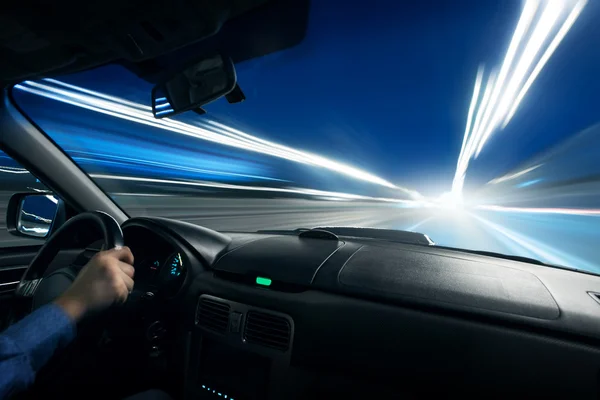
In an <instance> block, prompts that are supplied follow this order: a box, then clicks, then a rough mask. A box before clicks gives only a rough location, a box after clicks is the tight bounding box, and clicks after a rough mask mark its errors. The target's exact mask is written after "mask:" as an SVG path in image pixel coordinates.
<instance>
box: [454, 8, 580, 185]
mask: <svg viewBox="0 0 600 400" xmlns="http://www.w3.org/2000/svg"><path fill="white" fill-rule="evenodd" d="M586 3H587V0H567V1H559V0H552V1H540V0H527V1H526V2H525V5H524V7H523V10H522V12H521V16H520V18H519V22H518V23H517V26H516V28H515V31H514V33H513V36H512V39H511V42H510V44H509V47H508V49H507V52H506V55H505V57H504V60H503V63H502V66H501V67H500V72H499V74H498V76H497V78H496V79H493V78H492V76H490V78H489V79H488V83H487V85H486V88H485V89H484V98H483V99H482V101H481V102H480V103H479V106H478V107H477V113H476V118H475V123H474V124H473V126H472V127H470V129H469V125H470V120H471V118H469V117H468V118H467V128H466V130H465V134H464V137H463V145H462V147H461V151H460V153H459V157H458V161H457V167H456V174H455V176H454V180H453V183H452V191H453V192H454V193H456V194H460V193H461V192H462V189H463V186H464V180H465V177H466V173H467V169H468V167H469V161H470V160H471V159H473V158H477V156H478V155H479V154H480V153H481V151H482V149H483V148H484V146H485V144H486V143H487V142H488V141H489V139H490V137H491V136H492V135H493V134H494V133H495V132H496V131H498V130H499V129H503V128H504V127H505V126H506V125H507V124H508V123H509V122H510V120H511V118H512V117H513V115H514V114H515V112H516V110H517V108H518V106H519V104H520V103H521V101H522V100H523V97H524V96H525V94H526V93H527V91H528V90H529V88H530V87H531V85H532V84H533V82H534V81H535V79H536V78H537V76H538V75H539V73H540V71H541V70H542V68H543V67H544V66H545V65H546V63H547V62H548V60H549V59H550V57H551V56H552V54H553V53H554V51H555V50H556V48H557V47H558V45H559V44H560V42H561V41H562V39H563V38H564V37H565V35H566V34H567V32H568V31H569V29H571V27H572V26H573V24H574V23H575V21H576V20H577V18H578V17H579V15H580V14H581V11H582V10H583V8H584V7H585V5H586ZM540 7H541V10H538V9H539V8H540ZM558 26H560V28H558ZM544 45H546V47H544ZM540 54H541V56H539V55H540ZM536 61H537V62H536ZM534 65H535V66H534ZM532 67H533V68H532ZM528 73H529V75H528ZM479 79H480V78H479V73H478V76H477V78H476V82H477V81H478V80H479ZM490 90H491V95H488V96H487V97H486V94H487V93H490ZM476 106H477V98H475V97H473V99H472V100H471V104H470V106H469V115H472V108H474V107H476Z"/></svg>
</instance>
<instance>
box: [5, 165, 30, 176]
mask: <svg viewBox="0 0 600 400" xmlns="http://www.w3.org/2000/svg"><path fill="white" fill-rule="evenodd" d="M0 172H6V173H7V174H28V173H29V171H27V170H26V169H23V168H15V167H6V166H1V167H0Z"/></svg>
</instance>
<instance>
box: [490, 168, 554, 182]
mask: <svg viewBox="0 0 600 400" xmlns="http://www.w3.org/2000/svg"><path fill="white" fill-rule="evenodd" d="M542 165H544V164H538V165H534V166H533V167H529V168H525V169H524V170H522V171H519V172H515V173H514V174H510V175H505V176H501V177H500V178H495V179H492V180H491V181H489V182H488V183H489V184H496V183H501V182H504V181H509V180H511V179H515V178H518V177H520V176H523V175H525V174H528V173H530V172H531V171H533V170H535V169H538V168H539V167H541V166H542Z"/></svg>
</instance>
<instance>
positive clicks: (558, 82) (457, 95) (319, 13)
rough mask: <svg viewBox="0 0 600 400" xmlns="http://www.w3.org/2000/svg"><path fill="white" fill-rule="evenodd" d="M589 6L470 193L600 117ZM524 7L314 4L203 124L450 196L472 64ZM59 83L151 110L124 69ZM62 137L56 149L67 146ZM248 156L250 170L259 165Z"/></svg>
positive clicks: (497, 51)
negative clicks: (282, 44)
mask: <svg viewBox="0 0 600 400" xmlns="http://www.w3.org/2000/svg"><path fill="white" fill-rule="evenodd" d="M593 3H594V4H588V5H587V7H586V8H585V9H584V11H583V14H582V15H581V16H580V18H579V19H578V21H577V22H576V23H575V25H574V27H573V29H572V30H571V31H570V32H569V34H568V35H567V37H566V38H565V39H564V40H563V42H562V43H561V45H560V46H559V48H558V50H557V51H556V52H555V54H554V55H553V57H552V58H551V60H550V61H549V63H548V64H547V65H546V67H545V68H544V70H543V71H542V73H541V74H540V75H539V77H538V79H537V80H536V82H535V83H534V85H533V86H532V87H531V89H530V91H529V92H528V94H527V96H526V97H525V99H524V101H523V102H522V104H521V106H520V108H519V110H518V111H517V113H516V115H515V117H514V118H513V120H512V121H511V122H510V124H509V125H508V126H507V128H506V129H505V130H504V131H500V132H497V133H496V134H495V136H493V138H492V139H491V140H490V142H489V143H488V144H487V145H486V148H485V149H484V151H483V152H482V154H481V156H480V158H479V159H478V160H476V161H475V162H473V163H472V164H471V167H470V169H469V172H468V174H467V186H468V185H469V184H471V185H473V184H476V183H483V182H486V181H488V180H490V179H491V178H493V177H495V176H497V175H499V174H502V173H504V172H506V171H507V170H509V169H511V168H514V167H515V166H517V165H518V164H520V163H523V162H526V160H528V159H529V158H530V157H532V156H533V155H535V154H536V153H538V152H540V151H542V150H544V149H546V148H549V147H550V146H552V145H554V144H556V143H558V142H560V141H561V140H563V139H565V138H567V137H569V136H571V135H573V134H575V133H577V132H578V131H580V130H582V129H584V128H586V127H588V126H590V125H592V124H593V123H595V122H598V121H599V120H600V110H599V109H598V104H600V101H599V97H600V73H599V71H600V50H598V49H600V30H599V29H598V28H597V20H598V16H599V15H600V14H599V12H598V10H599V6H598V4H597V2H593ZM520 7H521V2H519V1H506V2H496V1H412V2H407V1H377V0H375V1H369V2H360V3H356V2H353V3H352V6H349V5H348V3H343V2H340V1H313V2H312V6H311V14H310V22H309V30H308V34H307V37H306V39H305V40H304V42H303V43H301V44H300V45H298V46H297V47H295V48H292V49H289V50H286V51H283V52H279V53H276V54H272V55H270V56H266V57H262V58H260V59H255V60H252V61H249V62H245V63H241V64H239V65H237V72H238V82H239V83H240V85H241V87H242V89H243V90H244V92H245V94H246V97H247V100H246V101H245V102H244V103H242V104H235V105H229V104H227V103H226V102H225V101H222V100H220V101H218V102H216V103H214V104H211V105H209V106H208V107H207V109H208V111H209V116H210V118H213V119H217V120H219V121H222V122H224V123H226V124H228V125H231V126H234V127H237V128H239V129H241V130H243V131H245V132H248V133H250V134H253V135H257V136H260V137H263V138H267V139H270V140H273V141H277V142H280V143H282V144H286V145H288V146H292V147H296V148H300V149H304V150H308V151H312V152H315V153H318V154H321V155H325V156H329V157H332V158H334V159H336V160H341V161H344V162H347V163H350V164H353V165H355V166H358V167H360V168H363V169H365V170H367V171H369V172H372V173H375V174H377V175H379V176H381V177H383V178H385V179H387V180H389V181H391V182H394V183H397V184H401V185H404V186H409V187H412V188H415V189H417V190H420V191H422V192H425V193H440V192H442V191H446V190H449V189H450V185H451V182H452V178H453V176H454V172H455V165H456V160H457V157H458V153H459V151H460V145H461V141H462V136H463V132H464V126H465V121H466V116H467V110H468V107H469V101H470V98H471V95H472V90H473V84H474V79H475V74H476V71H477V68H478V65H480V64H482V63H484V64H485V65H486V67H488V68H490V67H494V66H497V65H499V64H500V63H501V61H502V58H503V56H504V53H505V51H506V48H507V46H508V42H509V40H510V37H511V35H512V32H513V30H514V27H515V25H516V23H517V19H518V17H519V13H520ZM61 79H62V80H64V81H68V82H72V83H75V84H78V85H81V86H85V87H88V88H91V89H94V90H99V91H103V92H106V93H110V94H114V95H117V96H120V97H124V98H128V99H131V100H135V101H139V102H144V103H147V104H149V90H150V86H149V85H148V84H147V83H145V82H142V81H141V80H139V79H138V78H137V77H135V76H133V75H132V74H131V73H129V72H128V71H126V70H124V69H122V68H121V67H114V66H113V67H103V68H100V69H96V70H93V71H89V72H86V73H83V74H78V75H76V76H72V77H64V78H61ZM25 108H26V111H28V112H33V111H32V110H31V107H30V109H27V106H25ZM46 111H48V110H46ZM77 112H80V113H85V112H83V111H77ZM87 113H89V112H87ZM82 115H83V114H82ZM187 117H189V116H186V118H187ZM69 118H70V119H77V118H76V117H73V116H70V117H69ZM89 118H92V119H93V118H94V117H93V116H89V115H88V116H86V117H85V119H86V121H87V122H86V123H87V124H88V125H91V126H93V125H95V123H94V122H93V121H92V120H90V119H89ZM103 118H104V119H103V121H106V117H103ZM195 118H196V117H195ZM197 118H200V117H197ZM34 119H35V118H34ZM41 126H42V128H45V127H44V124H43V123H41ZM54 128H55V129H56V131H60V126H55V127H54ZM120 134H121V135H127V133H126V132H120ZM137 135H138V136H140V137H143V135H144V134H143V133H141V132H140V133H137ZM153 135H154V133H153ZM61 140H62V141H63V142H62V143H61ZM68 140H69V139H68V138H67V137H62V139H57V141H58V142H59V144H61V145H63V146H66V145H67V144H68V143H66V141H68ZM112 140H115V139H114V137H113V139H112ZM149 140H155V141H157V142H160V139H157V138H155V137H150V138H149ZM109 142H110V140H109ZM106 143H108V142H106ZM181 147H183V145H182V146H180V151H183V150H182V149H181ZM176 153H177V151H175V152H174V153H171V154H170V155H171V156H176V155H177V154H176ZM247 160H248V161H249V162H250V163H252V162H259V161H258V160H257V156H256V155H249V156H248V159H247ZM260 163H262V165H263V167H264V168H267V167H265V166H267V165H270V166H269V168H270V170H271V175H272V176H274V177H281V176H277V175H278V172H277V169H278V168H283V169H285V168H287V167H285V166H282V165H278V164H277V162H276V161H273V162H272V163H271V161H264V157H263V161H260ZM270 163H271V164H270ZM269 168H267V169H269ZM283 169H282V171H283ZM250 170H252V168H250V167H249V171H250ZM284 175H285V174H284ZM284 178H286V179H289V178H290V177H289V176H285V177H284ZM331 179H333V178H331ZM292 180H295V178H293V177H292ZM298 180H301V179H298ZM335 189H336V190H341V189H340V188H339V187H336V188H335Z"/></svg>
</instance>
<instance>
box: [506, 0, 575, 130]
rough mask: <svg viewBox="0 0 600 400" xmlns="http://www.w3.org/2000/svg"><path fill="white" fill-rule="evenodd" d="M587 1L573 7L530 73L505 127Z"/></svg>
mask: <svg viewBox="0 0 600 400" xmlns="http://www.w3.org/2000/svg"><path fill="white" fill-rule="evenodd" d="M586 3H587V0H583V1H579V2H578V3H577V4H575V6H574V7H573V11H571V14H569V16H568V17H567V19H566V21H565V23H564V24H563V25H562V26H561V28H560V30H559V31H558V33H557V34H556V36H555V37H554V39H553V40H552V42H551V43H550V45H549V46H548V48H547V49H546V51H545V52H544V54H543V55H542V57H541V58H540V60H539V61H538V63H537V65H536V66H535V68H534V69H533V71H532V72H531V74H530V75H529V78H527V81H526V82H525V85H523V87H522V88H521V91H520V92H519V94H518V95H517V98H516V100H515V101H514V103H513V105H512V108H511V110H510V112H509V113H508V115H507V116H506V118H505V120H504V123H503V124H502V128H503V129H504V127H506V125H508V123H509V122H510V120H511V119H512V117H513V115H514V114H515V112H516V111H517V108H518V107H519V104H521V100H523V97H525V94H526V93H527V91H528V90H529V87H530V86H531V85H532V84H533V81H535V78H537V76H538V74H539V73H540V71H541V70H542V68H544V65H546V63H547V62H548V60H549V59H550V57H552V54H553V53H554V50H556V48H557V47H558V45H559V44H560V42H561V41H562V40H563V38H564V37H565V35H566V34H567V32H568V31H569V29H571V26H572V25H573V24H574V23H575V20H576V19H577V17H579V14H580V13H581V11H583V8H584V7H585V5H586Z"/></svg>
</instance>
